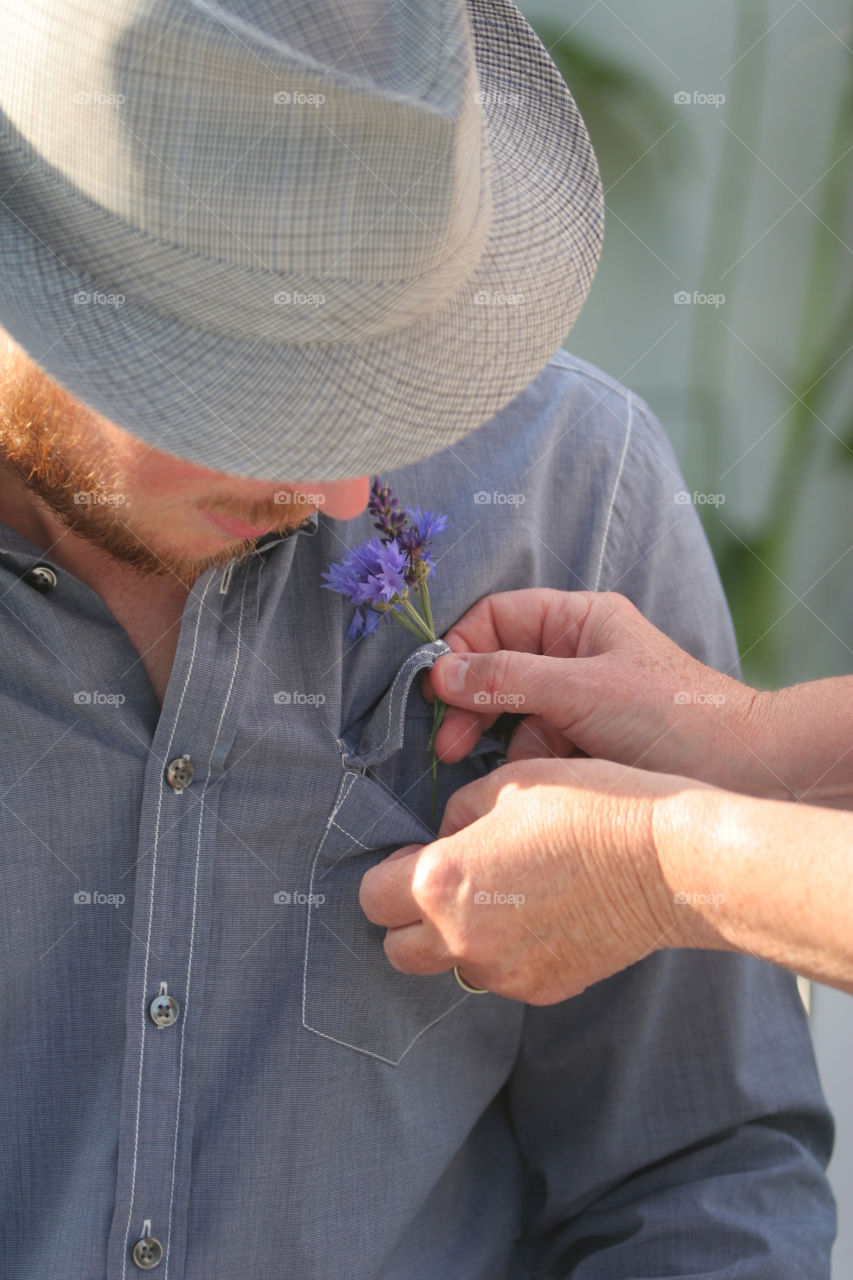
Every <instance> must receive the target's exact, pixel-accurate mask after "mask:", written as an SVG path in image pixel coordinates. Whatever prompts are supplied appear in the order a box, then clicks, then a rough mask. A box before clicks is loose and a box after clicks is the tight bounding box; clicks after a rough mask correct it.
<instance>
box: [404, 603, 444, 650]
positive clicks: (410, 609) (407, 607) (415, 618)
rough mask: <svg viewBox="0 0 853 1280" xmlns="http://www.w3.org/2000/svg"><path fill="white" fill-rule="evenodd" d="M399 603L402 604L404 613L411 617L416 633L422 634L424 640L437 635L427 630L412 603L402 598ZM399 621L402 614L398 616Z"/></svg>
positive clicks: (429, 639) (433, 638)
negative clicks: (416, 629)
mask: <svg viewBox="0 0 853 1280" xmlns="http://www.w3.org/2000/svg"><path fill="white" fill-rule="evenodd" d="M401 603H402V606H403V611H404V613H406V614H408V616H409V617H410V618H411V620H412V622H413V623H414V625H415V626H416V627H417V628H418V634H419V635H421V636H423V638H424V639H425V640H426V641H431V640H435V639H436V638H437V637H436V636H435V635H433V633H432V631H430V630H429V628H428V627H427V625H426V623H425V622H424V620H423V618H422V617H421V615H420V614H419V613H418V611H417V609H416V608H415V607H414V605H413V604H411V603H410V602H409V601H408V600H403V601H402V602H401ZM400 621H401V622H402V615H401V616H400Z"/></svg>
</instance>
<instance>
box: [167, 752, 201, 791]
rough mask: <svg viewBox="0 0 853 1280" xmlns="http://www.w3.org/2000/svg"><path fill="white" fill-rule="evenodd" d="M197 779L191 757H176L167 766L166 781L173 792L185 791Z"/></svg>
mask: <svg viewBox="0 0 853 1280" xmlns="http://www.w3.org/2000/svg"><path fill="white" fill-rule="evenodd" d="M194 777H195V769H194V768H193V766H192V763H191V761H190V758H189V756H175V758H174V760H170V761H169V763H168V764H167V765H166V781H167V782H168V784H169V786H170V787H171V788H172V790H173V791H183V790H184V789H185V788H186V787H188V786H189V785H190V783H191V782H192V780H193V778H194Z"/></svg>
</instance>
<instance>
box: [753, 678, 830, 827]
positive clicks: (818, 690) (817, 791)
mask: <svg viewBox="0 0 853 1280" xmlns="http://www.w3.org/2000/svg"><path fill="white" fill-rule="evenodd" d="M753 724H754V731H753V732H752V733H751V734H749V733H747V734H745V735H743V738H742V744H741V745H742V747H743V749H744V766H745V768H746V770H747V776H748V778H749V780H750V785H749V786H748V787H743V788H741V787H738V790H749V791H750V792H752V793H753V794H760V795H764V796H766V797H768V798H769V799H778V800H790V799H792V798H793V799H797V800H801V801H804V802H805V803H807V804H812V805H821V806H824V807H826V806H829V807H832V808H845V809H853V676H839V677H836V678H835V679H831V680H815V681H812V682H810V683H808V684H798V685H794V686H792V687H791V688H789V689H780V690H778V692H776V693H765V694H760V695H758V698H757V699H756V701H755V703H754V720H753ZM735 729H736V727H735Z"/></svg>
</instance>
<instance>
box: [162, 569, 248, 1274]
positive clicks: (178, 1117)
mask: <svg viewBox="0 0 853 1280" xmlns="http://www.w3.org/2000/svg"><path fill="white" fill-rule="evenodd" d="M248 585H249V574H248V573H245V574H244V575H243V592H242V595H241V596H240V616H239V618H238V620H237V645H236V648H235V650H234V667H233V669H232V671H231V681H230V683H229V685H228V690H227V692H226V694H225V697H224V698H223V700H222V714H221V715H220V717H219V723H218V724H217V726H216V735H215V737H214V739H213V744H212V746H211V748H210V761H209V762H208V779H209V775H210V764H212V762H213V754H214V752H215V751H216V744H217V743H218V741H219V735H220V733H221V732H222V722H223V720H224V719H225V712H226V710H227V707H228V703H229V702H230V701H231V694H232V692H233V690H234V681H235V680H236V678H237V667H238V664H239V661H240V645H241V639H242V635H243V613H244V610H245V606H246V588H247V587H248ZM208 785H209V781H208V780H206V781H205V784H204V790H203V791H202V793H201V797H200V799H199V806H198V808H199V819H198V840H197V844H196V855H195V876H194V879H193V911H192V922H191V924H190V950H189V955H188V957H187V985H186V990H185V991H184V1013H183V1017H182V1018H181V1050H180V1057H179V1059H178V1096H177V1099H176V1101H175V1141H174V1145H173V1147H172V1180H171V1185H170V1187H169V1214H168V1218H167V1234H166V1259H165V1261H166V1270H165V1271H164V1273H163V1280H168V1276H169V1254H170V1252H171V1249H172V1204H173V1202H174V1198H175V1166H176V1165H177V1161H178V1130H179V1129H180V1123H181V1097H182V1095H183V1082H184V1038H185V1032H186V1026H187V1013H188V1011H189V1006H190V982H191V978H192V968H193V947H194V944H195V919H196V903H197V901H198V864H199V859H200V857H201V832H202V828H203V826H204V817H205V811H204V797H205V795H206V794H207V788H208Z"/></svg>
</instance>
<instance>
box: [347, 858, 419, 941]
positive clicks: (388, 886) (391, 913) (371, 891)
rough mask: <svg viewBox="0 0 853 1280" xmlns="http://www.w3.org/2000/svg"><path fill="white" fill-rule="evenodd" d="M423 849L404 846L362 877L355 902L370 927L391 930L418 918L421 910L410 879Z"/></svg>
mask: <svg viewBox="0 0 853 1280" xmlns="http://www.w3.org/2000/svg"><path fill="white" fill-rule="evenodd" d="M423 848H424V846H423V845H406V846H405V847H404V848H402V849H397V850H396V851H395V852H394V853H392V854H390V855H389V857H387V858H385V859H384V861H382V862H379V863H377V865H376V866H375V867H370V869H369V870H368V871H366V872H365V873H364V875H363V876H362V878H361V885H360V887H359V891H358V900H359V903H360V904H361V909H362V911H363V912H364V914H365V915H366V916H367V918H368V920H370V921H372V923H373V924H381V925H385V927H386V928H389V929H394V928H400V927H401V926H403V925H410V924H415V923H417V922H418V921H419V920H420V919H421V909H420V907H419V906H418V904H417V902H416V901H415V898H414V894H413V893H412V880H413V879H414V874H415V868H416V866H417V861H418V855H419V853H420V851H421V849H423Z"/></svg>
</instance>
